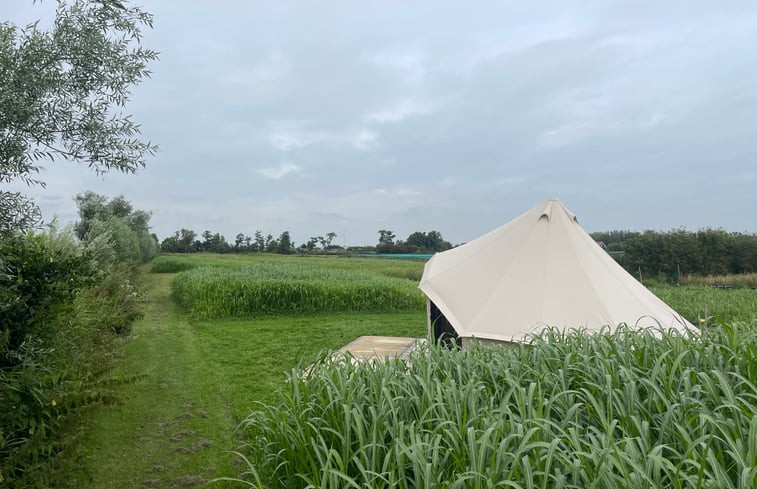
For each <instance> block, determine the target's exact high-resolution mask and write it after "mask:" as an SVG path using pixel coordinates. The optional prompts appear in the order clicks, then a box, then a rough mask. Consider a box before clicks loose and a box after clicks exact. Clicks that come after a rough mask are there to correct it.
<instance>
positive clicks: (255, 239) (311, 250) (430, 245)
mask: <svg viewBox="0 0 757 489" xmlns="http://www.w3.org/2000/svg"><path fill="white" fill-rule="evenodd" d="M378 234H379V241H378V244H377V245H376V246H351V247H349V248H344V247H342V246H339V245H337V244H335V243H334V240H335V239H336V238H337V237H338V235H337V234H336V233H335V232H329V233H326V234H325V236H311V237H310V238H309V239H308V240H307V241H306V242H304V243H301V244H300V245H299V246H296V245H295V243H294V241H292V238H291V236H290V234H289V231H284V232H283V233H281V234H280V235H279V237H278V238H274V237H273V235H271V234H268V235H265V236H264V235H263V232H262V231H260V230H257V231H255V233H254V234H253V235H252V236H248V235H246V234H244V233H239V234H237V235H236V237H235V238H234V242H233V243H230V242H228V241H227V240H226V237H225V236H224V235H222V234H220V233H213V232H211V231H204V232H203V233H202V234H201V235H198V234H197V233H196V232H194V231H193V230H191V229H185V228H182V229H180V230H178V231H176V232H174V234H173V235H172V236H169V237H167V238H166V239H164V240H163V241H162V242H161V244H160V250H161V251H162V252H163V253H199V252H209V253H280V254H292V253H302V254H323V253H339V252H345V251H346V252H354V253H373V252H375V253H436V252H438V251H445V250H448V249H450V248H452V244H451V243H450V242H449V241H446V240H445V239H444V238H443V237H442V234H441V233H440V232H439V231H429V232H422V231H416V232H414V233H411V234H410V235H409V236H408V237H407V239H406V240H404V241H402V240H397V241H395V238H396V235H395V234H394V232H392V231H389V230H386V229H381V230H380V231H379V232H378Z"/></svg>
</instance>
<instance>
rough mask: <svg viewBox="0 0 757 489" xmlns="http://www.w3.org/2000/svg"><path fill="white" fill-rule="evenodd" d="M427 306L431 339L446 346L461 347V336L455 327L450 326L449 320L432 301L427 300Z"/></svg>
mask: <svg viewBox="0 0 757 489" xmlns="http://www.w3.org/2000/svg"><path fill="white" fill-rule="evenodd" d="M428 306H429V307H428V318H429V325H430V333H431V339H432V340H433V341H434V342H435V343H441V344H442V345H444V346H446V347H453V346H458V347H462V346H463V340H462V338H460V335H458V334H457V331H455V328H453V327H452V325H451V324H450V322H449V320H447V318H446V317H445V316H444V314H442V311H440V310H439V308H438V307H436V304H434V303H433V301H428Z"/></svg>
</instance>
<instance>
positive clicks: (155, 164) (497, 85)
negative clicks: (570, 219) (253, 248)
mask: <svg viewBox="0 0 757 489" xmlns="http://www.w3.org/2000/svg"><path fill="white" fill-rule="evenodd" d="M139 4H141V5H144V6H145V9H146V10H147V11H149V12H151V13H153V14H154V16H155V23H154V30H152V31H150V32H146V33H145V38H144V42H143V44H144V45H146V46H148V47H150V48H152V49H155V50H157V51H159V52H160V53H161V55H160V60H159V61H157V62H155V63H154V64H153V65H152V66H151V69H152V71H153V76H152V78H150V79H147V80H145V81H144V82H143V83H142V84H141V85H139V86H138V87H137V88H136V89H134V91H133V93H132V101H131V103H130V105H129V106H128V108H127V111H128V112H129V113H131V114H133V115H134V118H135V119H136V120H137V121H138V122H140V123H141V124H142V129H143V136H144V138H145V139H148V140H150V141H152V142H154V143H157V144H158V145H159V146H160V152H159V153H158V155H157V156H156V157H155V158H153V159H151V161H149V163H148V166H147V168H146V169H145V170H143V171H142V172H141V173H140V174H138V175H136V176H134V175H119V174H114V173H111V174H107V175H106V176H105V177H104V178H98V177H95V176H94V175H92V174H91V173H90V172H89V171H88V170H87V169H86V167H85V166H83V165H77V164H71V163H66V162H58V163H54V164H48V165H47V169H46V171H45V172H44V174H43V178H44V179H45V180H46V181H47V183H48V187H47V189H46V190H42V189H29V192H28V193H29V194H31V195H34V196H36V197H37V198H38V201H39V202H40V204H41V206H42V209H43V212H44V216H45V218H46V219H47V220H49V219H50V218H52V216H53V215H54V214H56V215H58V216H59V218H60V220H61V221H63V222H68V221H71V220H75V219H76V216H75V207H74V204H73V201H72V197H73V195H74V194H76V193H78V192H82V191H85V190H93V191H95V192H98V193H102V194H106V195H109V196H113V195H117V194H123V195H125V196H126V198H127V199H129V200H131V201H132V202H133V203H134V205H135V206H136V207H137V208H140V209H144V210H150V211H152V213H153V217H152V221H151V223H152V226H153V230H154V231H155V232H156V233H157V234H158V236H159V237H160V239H163V238H165V237H166V236H168V235H170V234H172V233H173V232H174V231H175V230H178V229H180V228H190V229H193V230H195V231H196V232H198V233H201V232H202V231H204V230H206V229H208V230H211V231H213V232H220V233H222V234H224V235H225V236H226V238H227V239H228V240H229V241H232V242H233V240H234V236H235V235H236V234H237V233H239V232H242V233H245V234H248V235H252V234H253V233H254V232H255V230H256V229H260V230H262V231H263V232H264V233H265V234H268V233H271V234H273V235H274V236H278V235H279V234H280V233H281V232H282V231H284V230H288V231H290V232H291V234H292V238H293V239H294V241H295V242H296V243H297V244H299V243H302V242H304V241H306V240H307V239H308V237H310V236H315V235H325V234H326V233H328V232H330V231H333V232H336V233H337V234H338V236H339V237H338V238H337V239H336V240H335V242H336V243H338V244H375V243H376V242H377V239H378V233H377V230H379V229H390V230H393V231H394V232H395V233H396V234H397V236H398V238H401V239H404V238H405V237H407V235H408V234H410V233H411V232H413V231H418V230H420V231H428V230H432V229H433V230H438V231H440V232H441V233H442V234H443V236H444V237H445V238H446V239H448V240H450V241H452V242H463V241H469V240H471V239H473V238H475V237H477V236H479V235H480V234H483V233H485V232H487V231H489V230H491V229H493V228H495V227H497V226H500V225H502V224H504V223H505V222H507V221H509V220H510V219H512V218H514V217H516V216H518V215H519V214H521V213H523V212H524V211H526V210H528V209H530V208H531V207H533V206H534V205H536V204H538V203H539V202H541V201H543V200H545V199H547V198H549V197H550V196H552V195H555V196H557V197H559V198H560V199H561V200H562V201H563V203H564V204H565V205H566V207H568V208H569V209H570V210H571V211H572V212H574V213H575V214H576V215H577V216H578V218H579V221H580V223H581V224H582V225H583V226H584V228H585V229H586V230H587V231H599V230H608V229H631V230H643V229H658V230H668V229H671V228H675V227H681V226H683V227H686V228H688V229H690V230H696V229H699V228H702V227H723V228H725V229H726V230H729V231H747V232H757V54H755V48H757V3H755V2H753V1H745V2H736V1H733V2H692V1H685V2H684V1H682V2H674V1H666V2H640V1H634V2H611V1H598V2H590V1H582V2H563V1H560V2H524V1H515V2H459V1H455V2H443V1H439V0H435V1H433V2H432V1H428V2H421V1H407V0H406V1H396V2H392V1H381V2H379V1H349V2H348V1H321V2H315V1H308V2H305V1H301V2H289V1H283V0H281V1H260V2H247V1H241V0H240V1H221V0H215V1H212V2H209V1H199V0H198V1H187V0H181V1H179V0H173V1H171V0H161V1H149V2H148V1H142V2H139ZM54 5H55V4H54V2H52V1H49V0H46V1H45V2H43V4H42V5H39V4H37V5H36V6H35V5H32V2H31V0H3V1H2V5H1V6H0V13H2V15H0V16H1V17H2V18H3V19H7V20H12V21H14V22H21V23H23V22H26V21H28V20H32V19H34V18H38V17H43V18H44V17H45V16H46V15H47V16H48V17H49V14H46V13H45V11H49V10H51V9H52V8H53V7H54Z"/></svg>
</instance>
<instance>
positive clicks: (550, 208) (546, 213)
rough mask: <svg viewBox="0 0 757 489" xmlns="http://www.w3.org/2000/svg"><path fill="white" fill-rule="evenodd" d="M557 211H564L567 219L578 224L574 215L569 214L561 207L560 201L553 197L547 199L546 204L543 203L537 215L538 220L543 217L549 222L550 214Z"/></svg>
mask: <svg viewBox="0 0 757 489" xmlns="http://www.w3.org/2000/svg"><path fill="white" fill-rule="evenodd" d="M553 204H554V205H553ZM557 209H562V210H564V211H565V213H566V214H567V215H568V217H569V218H570V219H571V220H572V221H574V222H575V223H576V224H578V218H577V217H576V215H575V214H573V213H572V212H570V211H569V210H568V209H566V208H565V206H564V205H562V202H560V199H558V198H557V197H555V196H552V197H550V198H549V199H547V201H546V202H544V208H543V209H542V211H541V213H540V214H539V217H538V219H541V218H543V217H544V218H546V219H547V220H548V221H549V220H550V219H551V218H552V212H554V211H555V210H557Z"/></svg>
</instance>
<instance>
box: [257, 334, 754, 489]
mask: <svg viewBox="0 0 757 489" xmlns="http://www.w3.org/2000/svg"><path fill="white" fill-rule="evenodd" d="M755 379H757V322H752V323H751V324H748V323H735V324H732V325H727V324H725V325H723V326H722V327H721V328H717V329H715V330H712V331H707V332H705V333H704V335H703V336H702V337H701V338H698V339H696V338H695V339H690V338H685V337H682V336H679V335H675V334H673V335H671V334H665V335H663V336H662V338H655V336H654V335H653V334H652V333H651V332H629V331H626V330H619V331H617V332H615V333H613V334H601V335H593V336H590V335H584V334H570V335H563V334H560V333H557V332H555V331H547V332H545V333H544V334H543V335H542V336H540V337H537V338H536V339H535V341H534V343H533V346H532V347H530V348H526V347H521V348H517V349H497V348H478V349H474V350H473V351H470V352H464V351H454V350H445V349H439V348H436V347H430V348H429V349H428V350H427V351H422V352H420V353H418V354H417V355H414V356H412V358H411V360H410V362H409V363H407V364H405V363H403V362H396V363H392V362H387V363H383V364H379V365H375V364H372V365H369V364H366V363H363V364H353V363H351V362H349V361H344V359H336V360H333V359H329V358H328V357H325V358H324V359H323V361H321V362H320V363H318V364H316V366H315V367H314V368H313V369H312V370H311V371H310V373H309V375H307V376H304V375H303V372H302V370H300V369H298V370H295V371H293V372H292V373H291V375H290V377H289V382H288V385H287V386H286V388H285V389H284V390H283V391H282V392H281V393H280V396H279V399H278V401H277V402H276V403H274V404H273V405H272V406H269V407H265V408H264V409H262V410H261V411H258V412H254V413H253V414H251V415H250V416H249V417H248V418H247V419H246V420H245V422H244V423H243V425H242V428H243V430H244V433H245V434H246V435H247V436H248V439H249V444H248V446H247V449H246V452H247V453H246V456H247V458H248V463H249V466H248V472H247V476H248V480H249V481H250V482H249V485H251V486H255V487H263V483H261V482H260V481H265V487H268V488H288V489H295V488H305V487H308V488H400V489H405V488H408V489H409V488H467V489H468V488H469V489H476V488H493V487H503V488H504V487H506V488H588V487H595V488H675V489H679V488H744V489H746V488H750V489H751V488H754V487H755V484H757V417H756V416H755V414H757V387H756V386H755Z"/></svg>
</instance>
